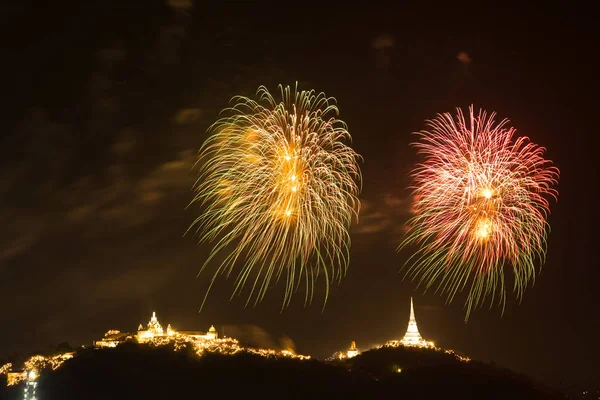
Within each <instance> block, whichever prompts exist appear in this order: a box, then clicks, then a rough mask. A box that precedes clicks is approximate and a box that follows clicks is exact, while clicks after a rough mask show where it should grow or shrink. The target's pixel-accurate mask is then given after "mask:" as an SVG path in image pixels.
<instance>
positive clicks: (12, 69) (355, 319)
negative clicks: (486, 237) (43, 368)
mask: <svg viewBox="0 0 600 400" xmlns="http://www.w3.org/2000/svg"><path fill="white" fill-rule="evenodd" d="M83 3H85V2H83ZM90 3H94V4H95V3H98V4H101V3H102V4H103V5H94V6H88V5H85V4H79V5H72V4H71V3H68V4H65V5H60V4H59V5H56V4H54V3H53V5H52V7H51V8H50V7H48V8H43V7H42V8H40V7H34V5H33V3H32V2H31V3H28V2H23V3H20V2H15V4H13V5H3V6H2V7H3V9H2V10H1V12H0V15H2V29H3V30H4V31H5V32H4V33H3V34H2V37H3V39H4V41H5V45H4V49H3V50H4V51H3V57H2V58H3V61H2V63H3V66H4V67H5V68H6V71H7V72H5V73H4V74H3V75H2V78H3V81H4V83H3V85H2V86H3V98H4V102H3V103H4V105H3V110H2V113H1V114H0V117H1V118H2V121H1V122H2V130H1V131H2V136H1V142H0V152H2V158H1V159H0V163H1V164H0V165H1V171H2V173H1V174H0V224H1V226H2V228H3V229H2V230H0V299H1V300H2V304H3V305H4V307H2V311H1V312H0V326H1V327H2V329H1V330H0V359H2V358H3V357H8V356H10V355H12V354H16V353H24V354H25V353H28V352H31V351H34V350H38V349H41V350H44V349H48V348H50V347H52V346H55V345H56V344H57V343H60V342H62V341H69V342H70V343H71V344H84V343H91V341H92V340H94V339H96V338H99V337H101V336H102V335H103V333H104V332H105V331H106V330H108V329H120V330H124V331H126V330H135V329H136V327H137V325H138V324H139V323H146V322H147V320H148V319H149V315H150V313H151V312H152V311H156V312H157V313H158V316H159V319H160V320H161V321H162V322H164V324H165V325H166V324H167V323H171V324H172V325H173V326H174V327H176V328H180V329H206V328H208V326H209V325H210V324H214V325H215V326H216V327H217V328H218V329H219V330H222V329H223V327H225V333H226V334H230V335H234V334H236V333H237V334H238V335H240V336H249V335H250V336H252V335H254V336H262V337H263V338H264V341H267V340H270V341H271V342H272V343H273V345H276V343H278V342H279V341H280V339H281V338H282V337H284V336H287V337H289V338H291V339H292V340H293V341H294V342H295V344H296V348H297V350H298V352H300V353H304V354H311V355H313V356H316V357H319V358H324V357H327V356H329V355H330V354H331V353H333V352H334V351H337V350H339V349H341V348H345V347H347V346H348V345H349V343H350V341H351V340H356V342H357V344H358V346H359V347H360V348H361V349H366V348H368V347H370V346H372V345H376V344H382V343H384V342H385V341H386V340H388V339H393V338H400V337H401V336H402V335H403V334H404V331H405V329H406V323H407V320H408V310H409V298H410V296H414V298H415V308H416V315H417V320H418V323H419V328H420V330H421V333H422V335H423V336H424V337H426V338H427V339H429V340H434V341H435V342H437V343H438V344H439V345H441V346H443V347H447V348H452V349H455V350H458V351H461V352H463V353H465V354H467V355H469V356H471V357H472V358H475V359H479V360H482V361H494V362H496V363H497V364H499V365H503V366H506V367H508V368H511V369H514V370H516V371H520V372H525V373H527V374H529V375H531V376H533V377H535V378H537V379H541V380H544V381H545V382H548V383H551V384H555V385H559V383H560V382H563V381H564V382H571V381H575V380H578V379H582V378H585V377H589V376H592V375H594V374H598V365H599V358H598V357H599V356H600V354H598V348H600V347H599V346H598V345H597V343H594V341H593V339H596V340H597V338H598V337H599V336H600V324H599V322H598V321H599V320H598V312H597V304H598V300H597V287H598V284H597V282H598V281H599V278H600V273H599V264H598V261H597V260H598V259H597V256H596V248H592V245H596V241H597V240H596V239H597V234H596V229H595V227H596V226H597V224H598V214H599V213H598V212H597V209H596V208H597V207H596V203H597V197H596V194H597V189H596V188H597V185H598V180H597V175H596V172H595V168H596V166H597V164H598V161H597V157H596V150H595V149H596V147H594V142H595V141H596V140H597V139H596V137H597V135H598V133H597V129H596V126H597V124H596V121H595V120H594V119H595V117H596V113H597V107H594V106H595V105H597V93H598V92H597V90H596V89H595V88H594V87H593V85H595V84H596V83H595V82H596V80H597V66H596V65H594V64H593V60H594V58H595V57H596V56H597V54H595V53H596V52H597V48H598V43H597V42H595V41H594V28H593V27H594V24H595V22H594V21H592V19H591V12H590V10H585V9H582V8H573V9H564V10H561V9H558V8H556V9H543V8H534V7H525V8H524V7H523V6H519V7H514V8H510V7H508V6H505V8H502V9H492V8H481V7H471V6H467V5H464V6H462V5H460V4H453V5H452V7H448V8H444V9H439V8H435V7H433V6H432V5H423V6H420V7H417V6H411V5H404V6H394V7H392V6H387V5H378V4H377V2H366V4H363V5H361V6H360V7H359V6H347V5H344V6H339V7H338V6H335V5H331V4H329V5H323V4H321V5H318V6H314V5H310V4H308V3H294V5H293V6H292V5H289V6H288V5H286V3H285V2H279V3H277V4H278V6H277V8H275V7H270V6H269V5H267V4H265V3H262V4H263V6H261V7H257V6H253V5H244V6H241V5H236V6H235V7H233V6H230V7H223V8H221V9H219V8H218V7H213V6H207V5H206V4H205V2H198V5H197V6H196V7H195V8H193V9H192V10H191V12H190V14H191V15H190V17H189V18H188V19H186V18H185V17H181V16H177V14H176V13H175V12H174V9H173V8H170V7H169V6H168V5H166V4H163V3H162V2H151V1H148V2H147V3H148V4H146V5H145V6H143V7H142V6H138V5H133V3H132V5H119V6H111V5H110V3H109V2H90ZM119 3H120V2H119ZM136 3H138V2H136ZM180 3H185V2H182V1H180ZM115 4H117V3H115ZM286 7H288V8H286ZM180 27H181V29H180ZM178 32H180V33H178ZM381 44H384V45H385V46H384V47H381ZM460 52H466V53H468V55H469V57H470V58H471V62H470V63H464V62H461V61H460V60H459V59H457V54H458V53H460ZM296 81H298V82H299V84H300V87H301V88H304V89H310V88H314V89H316V90H318V91H325V92H326V93H327V94H328V95H330V96H334V97H335V98H336V99H337V101H338V106H339V108H340V112H341V114H340V118H341V119H343V120H345V121H346V122H347V124H348V127H349V131H350V133H351V134H352V136H353V140H354V141H353V146H354V148H355V149H356V150H357V151H358V152H359V153H360V154H362V156H363V157H364V162H363V164H362V166H361V167H362V171H363V179H364V185H363V192H362V195H361V201H362V204H363V207H362V211H361V216H360V222H359V224H355V225H354V226H352V228H351V232H352V251H351V257H352V260H351V264H350V268H349V271H348V274H347V276H346V278H345V279H344V280H343V281H342V283H341V285H339V286H338V287H335V288H334V289H333V291H332V293H331V295H330V298H329V302H328V303H327V306H326V308H325V310H324V311H323V312H321V305H322V297H318V298H317V299H316V300H315V302H314V303H313V304H312V305H311V306H309V307H307V308H304V307H303V300H304V296H303V294H302V293H298V294H297V296H296V297H295V298H294V300H293V301H292V305H291V306H290V307H289V308H288V309H286V310H285V311H284V312H283V313H280V305H281V300H282V293H283V291H282V286H283V285H279V286H278V287H275V288H273V290H271V291H270V292H269V294H268V296H267V298H266V299H265V301H264V302H263V303H261V304H259V305H258V306H257V307H256V308H244V304H245V298H236V299H234V300H233V301H232V302H229V295H230V293H231V291H232V288H233V286H232V284H233V282H232V281H231V280H229V281H227V280H225V279H221V280H219V281H218V282H217V284H216V286H215V287H214V289H213V291H212V292H211V295H210V297H209V298H208V301H207V303H206V306H205V308H204V309H203V311H202V312H201V313H198V309H199V307H200V304H201V301H202V298H203V294H204V292H205V290H206V288H207V282H208V279H209V277H210V275H208V274H207V275H201V276H200V277H199V278H198V279H196V274H197V272H198V270H199V268H200V265H201V263H202V261H203V260H204V258H205V256H206V254H207V251H208V247H207V246H204V245H200V246H199V245H197V243H196V239H195V238H194V237H193V236H190V235H187V236H183V234H184V232H185V231H186V229H187V228H188V226H189V225H190V224H191V223H192V221H193V220H194V218H195V216H196V215H195V213H197V212H198V209H197V208H195V207H190V208H188V209H186V205H187V203H188V202H189V201H190V200H191V198H192V193H191V192H190V189H191V187H192V184H193V182H194V180H195V172H194V171H192V170H191V168H192V166H193V163H194V161H195V155H196V152H197V150H198V148H199V147H200V145H201V143H202V142H203V140H204V139H205V138H206V129H207V128H208V126H209V125H210V123H212V122H213V121H214V120H215V119H216V118H217V117H218V112H219V110H220V109H222V108H224V107H225V106H227V102H228V100H229V98H230V97H232V96H233V95H236V94H244V95H252V94H253V93H254V92H255V90H256V88H257V87H258V86H259V85H261V84H264V85H267V86H268V87H269V88H270V89H272V90H275V89H276V85H277V84H278V83H284V84H291V85H293V84H294V83H295V82H296ZM471 103H474V104H475V106H476V107H483V108H485V109H487V110H490V111H492V110H495V111H496V112H497V113H498V115H499V116H500V117H501V118H504V117H506V118H509V119H510V120H511V121H512V123H513V124H514V126H515V127H516V128H517V130H518V133H520V134H523V135H527V136H529V137H531V138H532V140H533V141H534V142H536V143H538V144H540V145H542V146H545V147H546V148H547V149H548V150H547V153H546V155H547V157H548V158H550V159H551V160H553V161H554V162H555V164H556V165H557V166H558V167H559V168H560V170H561V179H560V185H559V191H560V197H559V201H558V203H553V204H552V213H551V216H550V224H551V226H552V231H551V233H550V236H549V240H548V259H547V262H546V264H545V266H544V268H543V269H542V272H541V274H540V275H539V277H538V279H537V280H536V283H535V286H534V287H532V288H529V289H528V290H527V291H526V293H525V297H524V300H523V302H522V304H520V305H519V304H517V303H516V301H515V300H514V299H513V298H512V296H509V301H508V303H507V306H506V310H505V312H504V315H501V311H500V310H499V309H497V308H493V309H492V310H488V309H487V308H484V309H479V310H476V311H475V312H474V313H472V315H471V318H470V320H469V322H468V323H466V324H465V322H464V310H463V301H464V298H465V297H464V294H463V296H462V297H459V298H457V300H456V301H455V302H453V303H452V304H450V305H447V304H445V299H444V298H441V297H439V296H436V295H434V294H433V293H427V294H426V295H424V294H423V293H422V290H420V289H417V288H416V286H415V285H414V284H413V283H411V282H408V281H402V275H401V274H400V273H399V269H400V267H401V266H402V265H403V263H404V261H405V260H406V257H407V254H406V253H400V254H398V253H396V252H395V249H396V247H397V245H398V244H399V243H400V240H401V238H402V226H403V224H404V223H405V222H406V220H407V218H408V217H409V215H410V214H409V210H410V196H409V192H408V191H407V190H406V189H405V188H406V186H407V185H408V183H409V181H408V179H407V173H408V171H409V170H410V168H411V166H412V165H413V163H414V162H415V161H417V157H416V155H415V154H414V150H413V149H412V148H411V147H410V146H409V143H410V142H411V140H412V139H413V138H412V137H411V132H413V131H417V130H420V129H422V128H424V120H425V119H427V118H432V117H434V116H435V114H436V113H438V112H447V111H453V110H454V108H455V107H457V106H461V107H464V108H466V107H468V106H469V105H470V104H471ZM319 293H320V294H321V295H322V294H323V290H322V286H321V287H320V292H319ZM264 341H263V342H264Z"/></svg>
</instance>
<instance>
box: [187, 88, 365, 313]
mask: <svg viewBox="0 0 600 400" xmlns="http://www.w3.org/2000/svg"><path fill="white" fill-rule="evenodd" d="M279 90H280V93H281V101H277V100H275V99H274V97H273V96H272V95H271V94H270V93H269V91H268V90H267V89H266V88H265V87H264V86H261V87H260V88H259V89H258V91H257V96H258V100H257V101H255V100H252V99H250V98H247V97H242V96H236V97H234V98H233V99H232V103H233V106H232V107H230V108H228V109H226V110H225V111H224V112H225V113H227V115H228V116H226V117H223V118H221V119H220V120H218V121H217V122H216V123H215V124H213V125H212V126H211V128H209V132H211V133H212V135H211V136H210V137H209V138H208V139H207V140H206V142H205V143H204V144H203V146H202V148H201V150H200V156H199V160H198V163H199V165H200V174H199V178H198V180H197V181H196V184H195V187H194V189H195V197H194V199H193V201H192V202H197V203H199V204H201V205H202V208H203V212H202V213H201V214H200V216H199V217H198V218H197V219H196V220H195V221H194V223H193V224H192V227H195V228H196V231H197V232H198V233H199V234H200V241H201V242H202V241H204V242H212V243H214V247H213V248H212V250H211V253H210V254H209V256H208V258H207V260H206V261H205V263H204V264H203V266H202V268H201V269H200V273H201V272H202V271H203V270H204V269H205V268H206V267H207V266H208V265H209V263H211V261H212V260H215V264H217V265H218V267H217V269H216V272H215V273H214V275H213V277H212V280H211V282H210V286H209V289H208V291H207V295H208V292H209V291H210V287H212V285H213V283H214V281H215V279H216V278H217V277H218V276H219V275H221V274H225V275H226V276H228V277H229V275H230V274H231V273H232V272H233V270H234V269H237V271H238V272H237V278H236V279H235V284H234V291H233V294H232V298H233V296H235V295H236V294H240V293H241V291H242V289H243V288H244V287H246V286H247V287H248V288H249V290H250V292H249V295H248V301H247V302H246V305H247V304H248V303H249V302H250V301H251V299H252V298H254V299H255V300H254V304H255V305H256V304H257V303H258V302H259V301H261V300H262V299H263V297H264V295H265V293H266V291H267V289H268V288H269V287H270V285H271V283H276V282H278V281H279V280H280V278H281V277H282V276H285V285H286V286H285V289H286V290H285V296H284V299H283V305H282V308H283V307H286V306H287V305H289V302H290V299H291V296H292V293H293V292H295V291H296V290H297V289H298V287H299V285H300V284H301V282H304V285H303V287H305V289H306V297H305V305H306V304H307V303H310V301H312V298H313V292H314V286H315V282H316V281H317V278H318V277H319V275H321V276H322V278H323V280H324V282H325V302H326V301H327V296H328V294H329V285H330V284H331V283H333V282H339V281H340V279H341V278H342V277H343V276H344V275H345V272H346V269H347V266H348V262H349V246H350V237H349V234H348V227H349V225H350V222H351V220H352V219H354V218H358V210H359V207H360V203H359V201H358V197H357V196H358V194H359V189H360V180H361V176H360V169H359V166H358V161H359V158H360V157H359V156H358V154H357V153H355V152H354V150H352V148H350V147H349V146H348V145H347V144H345V142H349V141H350V139H351V138H350V135H349V133H348V131H347V129H346V125H345V124H344V122H342V121H341V120H339V119H337V118H336V116H337V113H338V109H337V107H336V106H335V100H334V99H332V98H328V97H326V96H325V94H324V93H319V94H316V93H315V92H314V91H301V92H298V90H297V88H296V89H295V90H294V91H293V92H292V90H291V89H290V87H289V86H288V87H285V88H283V87H282V86H279ZM217 254H220V255H219V257H217ZM217 258H220V260H218V261H217ZM204 301H206V296H205V297H204ZM204 301H203V304H204Z"/></svg>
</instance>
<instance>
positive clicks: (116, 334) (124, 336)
mask: <svg viewBox="0 0 600 400" xmlns="http://www.w3.org/2000/svg"><path fill="white" fill-rule="evenodd" d="M173 337H180V338H187V339H189V340H191V341H194V340H214V339H217V338H218V337H219V334H218V332H217V330H216V329H215V327H214V326H212V325H211V326H210V328H209V330H208V332H201V331H176V330H175V329H173V328H172V327H171V324H168V325H167V329H166V331H165V329H164V328H163V327H162V325H161V324H160V322H159V321H158V318H157V317H156V312H153V313H152V317H151V318H150V321H149V322H148V324H147V325H146V329H144V326H143V325H142V324H140V325H139V327H138V330H137V332H136V333H122V332H120V331H117V330H110V331H108V332H106V334H105V335H104V338H102V339H101V340H97V341H95V342H94V347H117V346H118V345H119V344H121V343H124V342H126V341H128V340H135V341H136V342H138V343H147V342H149V341H152V340H161V339H162V340H169V339H170V338H173Z"/></svg>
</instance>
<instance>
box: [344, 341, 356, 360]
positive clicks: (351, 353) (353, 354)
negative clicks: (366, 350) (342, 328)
mask: <svg viewBox="0 0 600 400" xmlns="http://www.w3.org/2000/svg"><path fill="white" fill-rule="evenodd" d="M357 355H358V348H357V347H356V342H355V341H354V340H353V341H352V344H351V345H350V348H349V349H348V351H347V352H346V356H347V357H348V358H352V357H356V356H357Z"/></svg>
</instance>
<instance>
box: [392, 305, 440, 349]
mask: <svg viewBox="0 0 600 400" xmlns="http://www.w3.org/2000/svg"><path fill="white" fill-rule="evenodd" d="M385 345H386V346H413V347H435V344H434V343H433V342H428V341H427V340H425V339H423V338H422V337H421V334H420V333H419V328H417V320H416V318H415V309H414V307H413V299H412V297H411V298H410V317H409V319H408V328H407V329H406V333H405V334H404V337H403V338H402V340H390V341H388V342H387V343H386V344H385Z"/></svg>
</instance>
